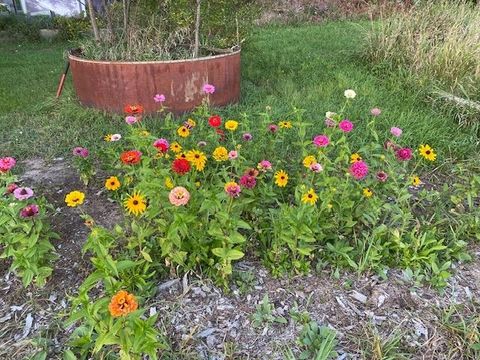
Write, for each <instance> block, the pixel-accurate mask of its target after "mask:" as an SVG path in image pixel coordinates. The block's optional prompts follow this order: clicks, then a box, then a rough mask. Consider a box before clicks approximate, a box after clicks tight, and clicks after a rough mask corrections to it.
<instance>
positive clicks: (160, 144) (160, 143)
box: [153, 139, 170, 153]
mask: <svg viewBox="0 0 480 360" xmlns="http://www.w3.org/2000/svg"><path fill="white" fill-rule="evenodd" d="M153 146H155V147H156V148H157V150H158V151H160V152H163V153H165V152H167V151H168V148H169V147H170V144H169V143H168V140H167V139H157V140H155V141H154V142H153Z"/></svg>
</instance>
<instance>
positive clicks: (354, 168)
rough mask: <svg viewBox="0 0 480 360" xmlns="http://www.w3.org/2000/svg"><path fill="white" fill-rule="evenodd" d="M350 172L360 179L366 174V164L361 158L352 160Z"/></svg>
mask: <svg viewBox="0 0 480 360" xmlns="http://www.w3.org/2000/svg"><path fill="white" fill-rule="evenodd" d="M350 174H352V176H353V177H354V178H355V179H357V180H362V179H363V178H365V177H366V176H367V175H368V166H367V164H366V163H365V162H364V161H362V160H360V161H356V162H354V163H353V164H352V165H350Z"/></svg>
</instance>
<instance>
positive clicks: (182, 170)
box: [172, 159, 190, 175]
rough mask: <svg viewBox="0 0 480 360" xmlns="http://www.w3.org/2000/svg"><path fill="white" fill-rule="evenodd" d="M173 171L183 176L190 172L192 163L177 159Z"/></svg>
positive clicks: (174, 161) (173, 164)
mask: <svg viewBox="0 0 480 360" xmlns="http://www.w3.org/2000/svg"><path fill="white" fill-rule="evenodd" d="M172 170H173V171H175V172H176V173H177V174H180V175H183V174H186V173H187V172H189V171H190V163H189V162H188V160H186V159H175V160H173V163H172Z"/></svg>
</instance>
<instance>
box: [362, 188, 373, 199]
mask: <svg viewBox="0 0 480 360" xmlns="http://www.w3.org/2000/svg"><path fill="white" fill-rule="evenodd" d="M372 195H373V191H372V190H370V189H369V188H365V189H363V196H365V197H366V198H370V197H372Z"/></svg>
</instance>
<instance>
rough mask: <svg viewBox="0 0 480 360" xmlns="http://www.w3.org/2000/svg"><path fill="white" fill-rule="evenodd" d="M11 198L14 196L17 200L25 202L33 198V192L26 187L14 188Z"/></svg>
mask: <svg viewBox="0 0 480 360" xmlns="http://www.w3.org/2000/svg"><path fill="white" fill-rule="evenodd" d="M13 196H15V198H16V199H17V200H26V199H29V198H31V197H32V196H33V190H32V189H30V188H28V187H20V188H16V189H15V190H14V191H13Z"/></svg>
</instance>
